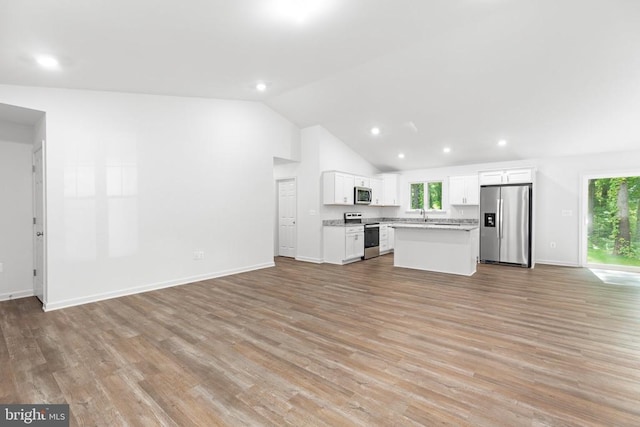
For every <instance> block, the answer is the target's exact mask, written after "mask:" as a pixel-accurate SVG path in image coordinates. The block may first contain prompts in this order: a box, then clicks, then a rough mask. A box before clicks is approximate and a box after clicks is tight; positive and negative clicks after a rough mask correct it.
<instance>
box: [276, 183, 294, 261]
mask: <svg viewBox="0 0 640 427" xmlns="http://www.w3.org/2000/svg"><path fill="white" fill-rule="evenodd" d="M278 255H280V256H286V257H292V258H293V257H295V256H296V181H295V179H287V180H282V181H278Z"/></svg>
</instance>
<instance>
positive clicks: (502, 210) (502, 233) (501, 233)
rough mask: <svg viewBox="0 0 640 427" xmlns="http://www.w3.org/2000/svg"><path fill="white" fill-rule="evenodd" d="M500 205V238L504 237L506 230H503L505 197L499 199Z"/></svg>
mask: <svg viewBox="0 0 640 427" xmlns="http://www.w3.org/2000/svg"><path fill="white" fill-rule="evenodd" d="M498 205H499V207H500V209H499V211H498V212H499V214H498V229H499V231H498V238H499V239H502V238H503V237H504V232H503V230H502V214H504V199H500V200H498Z"/></svg>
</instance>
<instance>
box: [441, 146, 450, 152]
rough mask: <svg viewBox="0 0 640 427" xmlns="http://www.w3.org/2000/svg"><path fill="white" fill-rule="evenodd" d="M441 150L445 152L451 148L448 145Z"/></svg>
mask: <svg viewBox="0 0 640 427" xmlns="http://www.w3.org/2000/svg"><path fill="white" fill-rule="evenodd" d="M442 151H443V152H445V153H450V152H451V148H449V147H444V148H443V149H442Z"/></svg>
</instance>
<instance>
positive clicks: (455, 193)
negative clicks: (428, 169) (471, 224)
mask: <svg viewBox="0 0 640 427" xmlns="http://www.w3.org/2000/svg"><path fill="white" fill-rule="evenodd" d="M466 184H467V177H465V176H452V177H450V178H449V204H450V205H464V204H466V201H465V197H466Z"/></svg>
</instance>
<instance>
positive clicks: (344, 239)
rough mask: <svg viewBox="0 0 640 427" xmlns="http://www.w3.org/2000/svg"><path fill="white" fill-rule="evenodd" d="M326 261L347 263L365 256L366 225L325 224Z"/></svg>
mask: <svg viewBox="0 0 640 427" xmlns="http://www.w3.org/2000/svg"><path fill="white" fill-rule="evenodd" d="M322 234H323V239H324V245H323V246H324V262H326V263H329V264H347V263H350V262H353V261H358V260H360V259H361V258H362V257H363V256H364V226H363V225H354V226H347V227H345V226H335V227H332V226H325V227H324V230H323V233H322Z"/></svg>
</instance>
